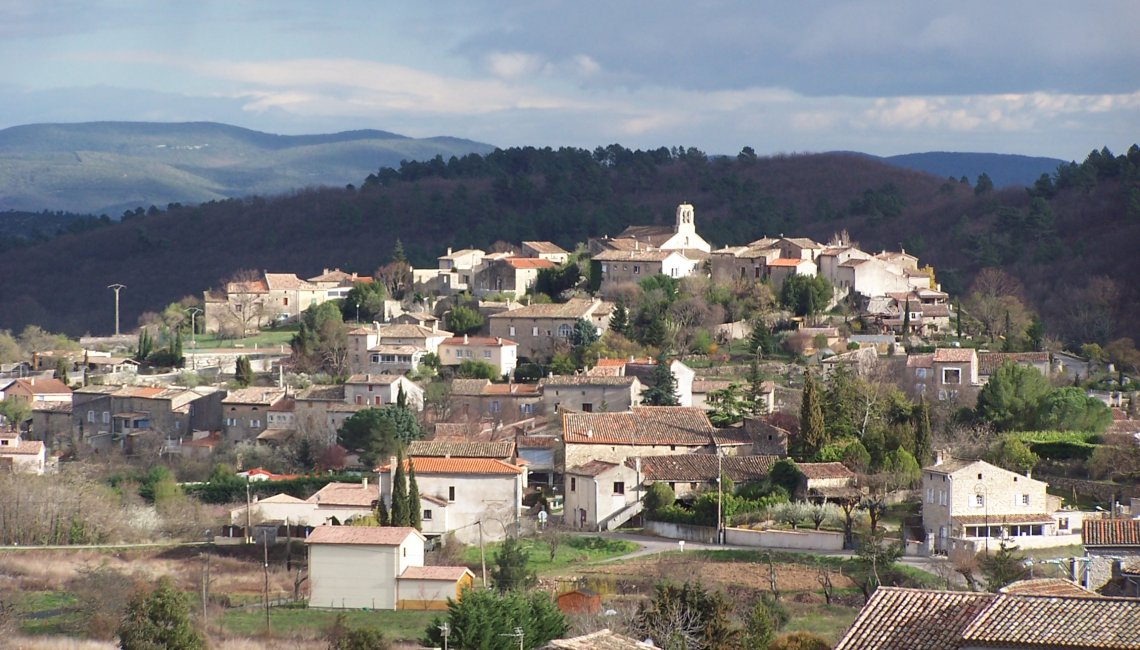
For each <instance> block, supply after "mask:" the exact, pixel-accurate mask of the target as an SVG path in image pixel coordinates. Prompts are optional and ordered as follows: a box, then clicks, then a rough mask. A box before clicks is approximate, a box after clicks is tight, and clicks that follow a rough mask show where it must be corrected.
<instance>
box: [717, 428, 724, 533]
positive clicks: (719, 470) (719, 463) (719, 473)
mask: <svg viewBox="0 0 1140 650" xmlns="http://www.w3.org/2000/svg"><path fill="white" fill-rule="evenodd" d="M723 462H724V461H723V460H722V458H721V455H720V447H719V446H718V447H717V448H716V543H717V544H723V543H724V541H723V540H722V533H721V530H722V528H721V507H720V502H721V500H722V499H723V498H724V481H722V480H721V477H722V476H723V475H724V470H723V468H722V463H723Z"/></svg>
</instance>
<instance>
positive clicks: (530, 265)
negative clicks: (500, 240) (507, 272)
mask: <svg viewBox="0 0 1140 650" xmlns="http://www.w3.org/2000/svg"><path fill="white" fill-rule="evenodd" d="M503 262H504V263H506V264H508V265H510V266H511V267H513V268H516V269H552V268H554V266H555V265H554V262H551V261H550V260H547V259H542V258H540V257H508V258H507V259H505V260H503Z"/></svg>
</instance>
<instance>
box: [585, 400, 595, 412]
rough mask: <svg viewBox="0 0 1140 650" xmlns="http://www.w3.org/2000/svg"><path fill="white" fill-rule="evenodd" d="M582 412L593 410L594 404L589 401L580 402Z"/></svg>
mask: <svg viewBox="0 0 1140 650" xmlns="http://www.w3.org/2000/svg"><path fill="white" fill-rule="evenodd" d="M582 412H583V413H593V412H594V405H593V404H591V403H589V402H583V403H582Z"/></svg>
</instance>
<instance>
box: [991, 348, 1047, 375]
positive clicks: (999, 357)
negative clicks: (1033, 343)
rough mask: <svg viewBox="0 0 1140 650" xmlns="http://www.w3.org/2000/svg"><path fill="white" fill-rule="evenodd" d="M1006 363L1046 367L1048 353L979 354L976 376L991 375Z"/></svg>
mask: <svg viewBox="0 0 1140 650" xmlns="http://www.w3.org/2000/svg"><path fill="white" fill-rule="evenodd" d="M1006 361H1010V362H1012V363H1018V364H1034V365H1048V364H1049V353H1048V352H979V353H978V374H979V375H992V374H994V373H995V372H996V371H997V369H998V368H1000V367H1001V364H1003V363H1005V362H1006Z"/></svg>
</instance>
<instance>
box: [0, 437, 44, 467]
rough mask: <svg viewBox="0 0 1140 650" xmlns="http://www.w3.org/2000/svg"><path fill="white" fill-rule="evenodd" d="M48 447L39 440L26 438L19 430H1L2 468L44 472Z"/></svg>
mask: <svg viewBox="0 0 1140 650" xmlns="http://www.w3.org/2000/svg"><path fill="white" fill-rule="evenodd" d="M46 467H47V448H46V447H45V446H44V443H43V442H41V441H39V440H24V439H23V437H22V436H21V435H20V432H19V431H0V470H6V471H10V472H20V473H27V474H43V473H44V471H45V469H46Z"/></svg>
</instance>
